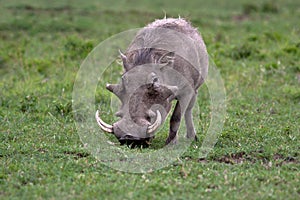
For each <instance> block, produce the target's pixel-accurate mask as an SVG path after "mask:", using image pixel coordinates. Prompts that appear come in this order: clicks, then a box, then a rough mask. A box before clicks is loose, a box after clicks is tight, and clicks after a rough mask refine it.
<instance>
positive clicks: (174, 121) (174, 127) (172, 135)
mask: <svg viewBox="0 0 300 200" xmlns="http://www.w3.org/2000/svg"><path fill="white" fill-rule="evenodd" d="M180 121H181V108H180V103H179V101H177V103H176V106H175V109H174V112H173V114H172V116H171V120H170V131H169V137H168V138H167V141H166V144H169V143H171V144H176V143H177V131H178V129H179V126H180Z"/></svg>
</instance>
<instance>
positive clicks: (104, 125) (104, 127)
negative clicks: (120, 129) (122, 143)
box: [95, 110, 113, 133]
mask: <svg viewBox="0 0 300 200" xmlns="http://www.w3.org/2000/svg"><path fill="white" fill-rule="evenodd" d="M95 117H96V120H97V122H98V124H99V126H100V128H101V129H102V130H103V131H105V132H108V133H113V126H112V125H110V124H107V123H105V122H104V121H103V120H102V119H101V118H100V117H99V110H97V111H96V115H95Z"/></svg>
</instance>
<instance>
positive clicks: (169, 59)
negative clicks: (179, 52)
mask: <svg viewBox="0 0 300 200" xmlns="http://www.w3.org/2000/svg"><path fill="white" fill-rule="evenodd" d="M174 60H175V52H167V53H165V54H164V55H162V56H161V57H160V58H159V59H158V61H157V63H159V64H173V63H174Z"/></svg>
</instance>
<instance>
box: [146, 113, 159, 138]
mask: <svg viewBox="0 0 300 200" xmlns="http://www.w3.org/2000/svg"><path fill="white" fill-rule="evenodd" d="M160 125H161V114H160V112H159V110H157V111H156V120H155V122H154V123H153V124H151V125H150V126H148V128H147V133H153V132H154V131H156V129H157V128H158V127H159V126H160Z"/></svg>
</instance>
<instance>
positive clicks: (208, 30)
mask: <svg viewBox="0 0 300 200" xmlns="http://www.w3.org/2000/svg"><path fill="white" fill-rule="evenodd" d="M299 7H300V5H299V2H297V1H293V0H286V1H280V0H277V1H257V0H255V1H251V2H250V1H246V0H242V1H237V0H234V1H218V2H217V3H216V1H208V2H207V1H196V0H195V1H187V2H183V1H170V0H168V1H164V2H161V1H158V0H153V1H139V2H138V3H137V2H134V1H121V2H109V3H107V2H105V1H93V0H90V1H85V4H84V5H82V3H79V1H76V0H73V1H53V3H52V2H51V5H50V4H49V3H48V2H46V1H32V0H27V1H1V8H0V11H1V14H0V15H1V17H0V80H1V81H0V89H1V90H0V164H1V168H0V198H1V199H117V198H118V199H120V198H121V199H200V198H203V199H298V198H299V197H300V189H299V188H300V180H299V177H300V172H299V169H300V163H299V151H300V146H299V144H300V141H299V137H300V129H299V127H300V126H299V122H300V87H299V86H300V78H299V77H300V61H299V57H300V39H299V38H300V37H299V36H300V29H299V26H298V24H299V17H300V10H299ZM163 10H165V11H166V12H167V14H168V16H173V17H177V15H178V14H180V15H181V16H182V17H187V18H188V19H190V20H191V21H192V23H193V24H194V25H195V26H197V27H199V30H200V31H201V33H202V35H203V37H204V40H205V42H206V44H207V47H208V51H209V53H210V55H211V57H212V58H213V60H214V61H215V63H216V65H217V66H218V68H219V70H220V73H221V75H222V77H223V79H224V82H225V87H226V91H227V116H226V122H225V125H224V129H223V132H222V133H221V135H220V137H219V140H218V142H217V144H216V146H215V148H214V149H213V151H212V152H211V153H210V154H209V156H208V157H207V158H205V159H199V158H198V153H197V148H195V147H196V146H197V145H200V144H201V140H202V139H203V135H201V133H202V132H203V131H205V130H206V129H207V126H208V123H209V119H210V118H209V113H210V110H209V107H208V106H207V103H205V100H207V91H206V88H205V87H202V88H201V89H200V93H201V94H200V98H199V102H198V104H199V105H200V106H201V109H202V110H201V119H203V121H202V124H201V126H200V127H202V128H201V130H198V132H199V133H198V135H199V136H200V142H199V143H194V144H193V145H192V146H191V147H190V148H189V149H188V151H187V152H185V153H184V154H183V155H182V156H181V157H179V158H178V160H177V161H175V162H174V163H173V164H172V165H171V166H168V167H166V168H163V169H161V170H158V171H154V172H152V173H147V174H129V173H123V172H119V171H115V170H113V169H110V168H108V167H107V166H106V165H104V164H103V163H101V162H100V161H97V160H96V159H95V158H94V157H93V156H92V155H91V154H90V152H88V151H87V150H86V149H85V148H84V146H83V144H82V143H81V142H80V139H79V136H78V134H77V131H76V128H75V124H74V119H73V116H72V114H73V111H72V108H71V107H72V106H71V105H72V101H71V100H72V97H71V95H72V88H73V83H74V80H75V76H76V73H77V71H78V69H79V66H80V63H81V62H82V61H83V59H84V58H85V57H86V55H87V54H88V52H89V51H90V50H91V49H93V47H95V46H96V45H97V44H98V43H99V42H101V41H102V40H104V39H106V38H107V37H109V36H111V35H113V34H117V33H119V32H121V31H125V30H127V29H130V28H137V27H142V26H144V25H146V24H147V23H149V22H151V21H153V20H154V19H156V18H162V17H163V15H164V14H163V13H164V12H163ZM113 73H116V74H118V72H116V71H114V72H113ZM102 98H104V99H105V98H107V96H104V97H103V96H96V102H100V101H101V100H102ZM201 100H203V102H202V101H201ZM166 134H167V133H163V134H162V135H159V136H158V137H157V138H156V140H155V141H154V142H153V143H154V144H153V146H152V147H150V149H147V150H145V151H146V152H147V151H151V150H153V149H155V148H160V147H161V146H162V145H163V142H164V140H165V138H166ZM124 148H125V147H124ZM129 151H131V150H129ZM132 151H137V150H132Z"/></svg>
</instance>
